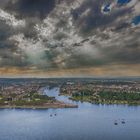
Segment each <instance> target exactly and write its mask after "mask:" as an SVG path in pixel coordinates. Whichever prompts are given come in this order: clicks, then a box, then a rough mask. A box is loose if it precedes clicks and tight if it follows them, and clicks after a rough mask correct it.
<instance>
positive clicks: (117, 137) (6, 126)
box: [0, 88, 140, 140]
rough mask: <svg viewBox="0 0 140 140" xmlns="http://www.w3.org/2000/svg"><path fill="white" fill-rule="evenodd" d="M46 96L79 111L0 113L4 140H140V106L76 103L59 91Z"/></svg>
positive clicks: (54, 89) (48, 110) (1, 133)
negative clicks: (76, 106) (71, 105)
mask: <svg viewBox="0 0 140 140" xmlns="http://www.w3.org/2000/svg"><path fill="white" fill-rule="evenodd" d="M44 93H45V94H47V95H48V96H55V97H56V99H58V100H60V101H63V102H66V103H73V104H77V105H78V106H79V107H78V108H66V109H47V110H31V109H0V140H140V132H139V131H140V106H127V105H94V104H90V103H81V102H73V101H71V100H69V99H68V97H65V96H58V94H59V88H53V89H51V90H49V89H48V88H46V89H45V91H44ZM122 119H125V124H122V122H121V120H122ZM115 120H116V121H117V123H118V125H114V121H115Z"/></svg>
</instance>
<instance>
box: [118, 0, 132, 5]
mask: <svg viewBox="0 0 140 140" xmlns="http://www.w3.org/2000/svg"><path fill="white" fill-rule="evenodd" d="M130 1H131V0H117V3H118V4H120V5H123V4H127V3H129V2H130Z"/></svg>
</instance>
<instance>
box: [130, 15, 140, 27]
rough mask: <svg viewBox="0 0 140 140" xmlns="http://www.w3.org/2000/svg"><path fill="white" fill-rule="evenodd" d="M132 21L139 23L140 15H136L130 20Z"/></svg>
mask: <svg viewBox="0 0 140 140" xmlns="http://www.w3.org/2000/svg"><path fill="white" fill-rule="evenodd" d="M132 23H133V24H135V25H138V24H140V16H136V17H135V18H134V19H133V20H132Z"/></svg>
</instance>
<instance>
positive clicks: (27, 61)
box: [0, 0, 140, 70]
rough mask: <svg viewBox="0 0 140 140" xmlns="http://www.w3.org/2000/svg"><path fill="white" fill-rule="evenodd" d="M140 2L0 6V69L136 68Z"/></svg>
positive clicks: (44, 1) (27, 1) (6, 2)
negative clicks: (120, 66)
mask: <svg viewBox="0 0 140 140" xmlns="http://www.w3.org/2000/svg"><path fill="white" fill-rule="evenodd" d="M139 9H140V2H139V0H130V1H128V0H127V1H124V0H123V1H121V0H119V1H118V0H105V1H99V0H70V1H67V0H1V1H0V67H12V66H13V67H19V68H24V67H26V68H30V67H34V68H35V69H38V70H40V69H43V70H51V69H71V68H85V67H100V66H101V67H103V66H108V65H112V64H113V65H114V64H115V65H120V64H121V65H122V64H124V65H125V64H127V65H128V64H130V65H132V64H135V65H136V64H140V40H139V36H140V19H139V18H138V17H139V16H140V10H139Z"/></svg>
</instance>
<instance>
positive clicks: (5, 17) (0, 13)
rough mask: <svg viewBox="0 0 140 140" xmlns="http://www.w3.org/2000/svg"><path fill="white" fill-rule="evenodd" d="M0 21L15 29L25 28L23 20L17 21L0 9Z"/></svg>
mask: <svg viewBox="0 0 140 140" xmlns="http://www.w3.org/2000/svg"><path fill="white" fill-rule="evenodd" d="M0 20H1V21H4V22H5V23H6V24H7V25H9V26H12V27H14V28H16V27H25V20H18V19H16V18H15V17H14V16H13V15H11V14H9V13H7V12H5V11H4V10H2V9H0Z"/></svg>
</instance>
